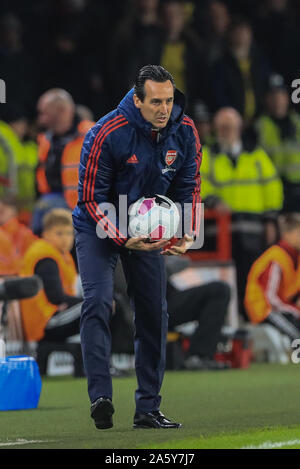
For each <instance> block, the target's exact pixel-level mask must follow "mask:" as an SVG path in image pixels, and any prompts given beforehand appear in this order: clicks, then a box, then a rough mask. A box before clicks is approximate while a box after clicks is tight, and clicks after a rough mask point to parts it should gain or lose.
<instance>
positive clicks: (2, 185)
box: [0, 106, 38, 218]
mask: <svg viewBox="0 0 300 469" xmlns="http://www.w3.org/2000/svg"><path fill="white" fill-rule="evenodd" d="M4 118H5V121H4V120H2V121H0V173H1V180H0V193H1V194H2V195H3V194H6V193H10V194H13V195H15V196H16V198H17V202H18V209H19V210H20V211H22V212H23V214H24V213H28V214H30V213H31V212H32V209H33V204H34V201H35V198H36V190H35V168H36V166H37V162H38V155H37V145H36V143H35V142H34V140H33V139H32V138H31V137H30V136H29V126H28V120H27V119H26V117H25V112H23V111H22V108H19V107H11V106H8V107H7V108H6V111H5V115H4ZM27 218H28V217H27Z"/></svg>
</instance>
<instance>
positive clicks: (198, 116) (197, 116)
mask: <svg viewBox="0 0 300 469" xmlns="http://www.w3.org/2000/svg"><path fill="white" fill-rule="evenodd" d="M192 117H193V121H194V123H195V126H196V129H197V131H198V134H199V138H200V142H201V144H202V145H211V144H212V143H213V135H212V122H211V120H212V115H211V113H210V112H209V109H208V107H207V106H206V104H205V103H204V102H203V101H196V102H195V104H194V105H193V107H192Z"/></svg>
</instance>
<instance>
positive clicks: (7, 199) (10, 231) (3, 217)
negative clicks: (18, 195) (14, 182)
mask: <svg viewBox="0 0 300 469" xmlns="http://www.w3.org/2000/svg"><path fill="white" fill-rule="evenodd" d="M0 229H1V230H2V231H3V232H4V233H5V234H6V236H7V237H8V239H9V240H10V241H11V243H12V245H13V246H14V248H15V249H16V253H17V256H18V258H19V259H20V260H21V259H22V257H23V256H24V254H25V252H26V251H27V249H28V248H29V247H30V246H31V245H32V243H34V242H35V241H36V240H37V239H38V238H37V237H36V236H35V235H34V234H33V232H32V231H31V230H30V229H29V228H28V227H27V226H25V225H23V223H20V222H19V220H18V218H17V202H16V200H15V198H14V197H13V196H11V195H6V196H3V197H1V198H0Z"/></svg>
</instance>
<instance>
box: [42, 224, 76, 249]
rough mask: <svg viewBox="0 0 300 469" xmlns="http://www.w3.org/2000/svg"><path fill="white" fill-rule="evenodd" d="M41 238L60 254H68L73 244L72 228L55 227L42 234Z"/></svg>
mask: <svg viewBox="0 0 300 469" xmlns="http://www.w3.org/2000/svg"><path fill="white" fill-rule="evenodd" d="M43 238H44V239H45V240H46V241H48V242H49V243H50V244H52V245H53V246H55V247H56V249H58V250H59V251H60V252H61V253H62V254H66V253H67V252H70V251H71V249H72V247H73V243H74V232H73V227H72V226H67V225H66V226H65V225H57V226H53V227H52V228H49V229H48V230H46V231H44V232H43Z"/></svg>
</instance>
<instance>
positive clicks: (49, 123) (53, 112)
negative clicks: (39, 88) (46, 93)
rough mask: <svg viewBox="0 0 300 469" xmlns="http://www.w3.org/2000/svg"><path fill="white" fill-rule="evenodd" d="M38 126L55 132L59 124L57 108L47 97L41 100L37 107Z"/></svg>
mask: <svg viewBox="0 0 300 469" xmlns="http://www.w3.org/2000/svg"><path fill="white" fill-rule="evenodd" d="M37 111H38V125H39V126H40V127H42V128H44V129H47V130H53V129H54V128H55V125H56V122H57V106H56V105H55V104H54V103H53V102H52V103H51V102H49V100H48V99H47V98H45V97H42V98H40V100H39V101H38V105H37Z"/></svg>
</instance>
